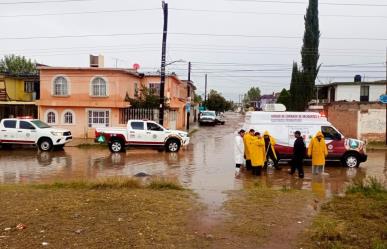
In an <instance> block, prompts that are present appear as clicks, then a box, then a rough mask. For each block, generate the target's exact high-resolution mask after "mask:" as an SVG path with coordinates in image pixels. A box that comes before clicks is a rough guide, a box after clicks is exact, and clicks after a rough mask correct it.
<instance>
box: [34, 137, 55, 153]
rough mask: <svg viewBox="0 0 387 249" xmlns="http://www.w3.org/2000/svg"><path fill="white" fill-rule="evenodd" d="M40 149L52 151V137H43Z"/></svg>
mask: <svg viewBox="0 0 387 249" xmlns="http://www.w3.org/2000/svg"><path fill="white" fill-rule="evenodd" d="M38 147H39V150H41V151H51V150H52V148H53V146H52V142H51V139H49V138H43V139H41V140H40V141H39V143H38Z"/></svg>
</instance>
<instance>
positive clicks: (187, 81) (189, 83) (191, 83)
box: [182, 80, 197, 90]
mask: <svg viewBox="0 0 387 249" xmlns="http://www.w3.org/2000/svg"><path fill="white" fill-rule="evenodd" d="M182 81H183V82H184V83H187V84H188V85H190V86H192V88H193V89H194V90H196V89H197V88H196V86H195V84H194V82H193V81H192V80H182Z"/></svg>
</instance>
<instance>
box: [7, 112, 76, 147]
mask: <svg viewBox="0 0 387 249" xmlns="http://www.w3.org/2000/svg"><path fill="white" fill-rule="evenodd" d="M71 139H72V136H71V132H70V131H69V130H64V129H57V128H53V127H51V126H49V125H48V124H46V123H44V122H42V121H40V120H38V119H31V118H7V119H3V120H1V122H0V145H2V146H3V145H7V146H10V145H12V144H23V145H37V146H38V148H39V150H41V151H51V150H52V149H53V148H58V149H62V148H63V147H64V145H65V144H66V143H68V142H70V141H71Z"/></svg>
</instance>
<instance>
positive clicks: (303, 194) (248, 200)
mask: <svg viewBox="0 0 387 249" xmlns="http://www.w3.org/2000/svg"><path fill="white" fill-rule="evenodd" d="M311 201H312V194H311V193H309V192H307V191H298V190H291V191H290V189H289V188H288V187H284V188H282V189H279V190H274V189H271V188H268V187H266V186H264V185H263V184H262V182H261V181H257V182H255V183H254V184H252V186H250V187H248V188H245V189H243V190H240V191H232V192H230V193H229V200H228V201H226V203H225V209H226V211H227V212H228V213H229V214H230V217H229V218H228V219H227V220H226V221H225V223H224V224H223V225H222V228H220V231H219V233H226V234H231V235H232V236H235V238H234V241H239V243H247V244H249V248H261V246H262V244H263V243H266V242H268V241H270V240H271V238H270V237H272V236H275V235H274V234H277V233H278V236H283V234H289V233H297V232H298V230H297V229H298V227H300V225H299V224H298V223H297V222H298V221H300V220H303V219H306V218H305V217H304V215H306V213H307V212H306V211H305V209H306V207H307V204H308V203H310V202H311ZM294 226H298V227H294ZM281 233H283V234H282V235H281ZM273 240H276V238H273ZM287 243H289V242H287ZM273 247H275V246H273ZM268 248H269V247H268Z"/></svg>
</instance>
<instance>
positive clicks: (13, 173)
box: [0, 114, 387, 210]
mask: <svg viewBox="0 0 387 249" xmlns="http://www.w3.org/2000/svg"><path fill="white" fill-rule="evenodd" d="M226 120H227V122H226V125H224V126H216V127H201V128H200V130H199V131H197V132H196V133H194V134H193V135H192V138H191V141H192V142H191V144H190V145H189V147H188V148H185V149H183V150H181V151H180V152H179V153H177V154H171V153H165V152H158V151H157V150H137V149H129V150H127V152H126V153H122V154H111V153H110V152H109V150H108V148H107V147H98V146H96V147H94V146H91V147H88V148H78V147H65V151H58V152H50V153H40V152H38V151H37V150H35V149H14V150H1V151H0V182H1V183H28V182H45V181H51V180H67V179H80V178H82V179H93V178H100V177H110V176H134V175H135V174H137V173H140V172H144V173H147V174H150V175H153V176H162V177H170V178H176V179H178V180H179V181H180V182H181V183H182V184H183V185H184V186H185V187H188V188H190V189H193V190H194V191H195V192H196V193H197V194H198V195H199V197H200V198H201V200H202V201H203V202H204V203H206V204H208V206H209V207H210V210H217V209H218V208H219V207H220V206H221V205H222V203H223V202H224V200H225V198H226V197H227V194H226V193H225V191H228V190H237V189H241V188H243V187H245V186H248V185H249V184H253V183H255V182H257V181H260V182H262V183H263V184H265V185H267V186H269V187H273V188H296V189H309V190H312V191H313V192H315V193H316V194H318V196H321V197H322V198H325V197H329V196H331V195H332V194H340V193H342V192H343V189H344V187H345V184H346V183H348V182H349V181H350V180H351V179H352V178H354V177H359V178H365V177H367V176H375V177H378V178H380V179H385V178H386V171H387V168H386V158H387V153H386V152H385V151H374V152H368V161H367V162H366V163H363V164H362V165H361V167H360V168H358V169H348V168H345V167H341V166H340V165H329V166H328V167H327V168H326V172H328V173H329V176H326V177H323V178H320V179H312V178H311V167H310V166H306V167H305V179H303V180H301V179H298V178H296V177H290V176H289V175H288V174H287V172H288V168H289V166H287V165H282V168H283V169H282V170H281V171H274V170H268V172H267V173H266V174H265V175H264V176H262V177H260V178H254V177H252V176H251V175H250V173H246V172H242V174H241V177H240V178H239V179H236V178H235V177H234V156H233V142H234V132H235V131H236V130H237V129H238V128H239V127H241V125H242V122H243V117H242V116H240V115H238V114H227V116H226Z"/></svg>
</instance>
